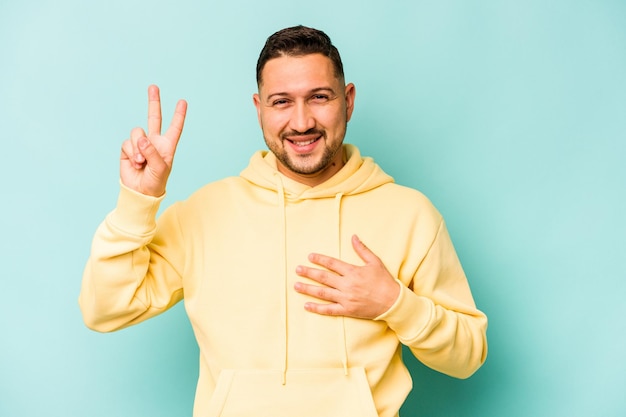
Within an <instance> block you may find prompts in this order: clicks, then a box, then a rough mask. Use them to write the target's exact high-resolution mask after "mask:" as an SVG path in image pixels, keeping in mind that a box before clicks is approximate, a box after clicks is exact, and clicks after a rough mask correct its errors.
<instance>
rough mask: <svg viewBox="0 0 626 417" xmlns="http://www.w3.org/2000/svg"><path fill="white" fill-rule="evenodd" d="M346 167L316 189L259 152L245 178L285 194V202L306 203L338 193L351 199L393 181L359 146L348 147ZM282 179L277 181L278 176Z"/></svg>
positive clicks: (251, 159) (245, 172)
mask: <svg viewBox="0 0 626 417" xmlns="http://www.w3.org/2000/svg"><path fill="white" fill-rule="evenodd" d="M343 149H344V155H345V158H346V163H345V165H344V166H343V167H342V168H341V169H340V170H339V172H337V173H336V174H335V175H334V176H333V177H332V178H330V179H328V180H327V181H325V182H324V183H322V184H320V185H317V186H315V187H310V186H308V185H305V184H302V183H299V182H297V181H294V180H292V179H290V178H287V177H286V176H284V175H283V174H280V173H279V172H278V168H277V164H278V162H277V159H276V156H275V155H274V154H273V153H272V152H269V151H257V152H256V153H255V154H254V155H253V156H252V158H250V164H249V165H248V167H247V168H246V169H244V170H243V171H242V172H241V176H242V177H243V178H245V179H246V180H248V181H250V182H251V183H253V184H255V185H257V186H259V187H262V188H266V189H268V190H273V191H277V192H281V191H280V188H282V189H283V191H282V192H284V194H285V199H287V200H288V201H293V200H306V199H315V198H329V197H335V196H337V195H338V194H341V195H344V196H348V195H354V194H359V193H363V192H366V191H369V190H371V189H374V188H376V187H380V186H381V185H383V184H387V183H390V182H393V178H392V177H390V176H389V175H387V174H386V173H385V172H383V170H382V169H381V168H380V167H379V166H378V165H377V164H376V163H375V162H374V160H373V159H372V158H369V157H365V158H363V157H361V154H360V152H359V150H358V148H357V147H355V146H354V145H350V144H344V145H343ZM277 175H278V176H279V177H280V181H277V178H276V176H277Z"/></svg>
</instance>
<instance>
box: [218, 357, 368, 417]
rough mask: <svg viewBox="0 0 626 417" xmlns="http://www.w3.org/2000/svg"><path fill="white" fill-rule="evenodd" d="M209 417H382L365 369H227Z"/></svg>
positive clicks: (222, 373) (220, 381) (220, 379)
mask: <svg viewBox="0 0 626 417" xmlns="http://www.w3.org/2000/svg"><path fill="white" fill-rule="evenodd" d="M207 411H208V413H207V415H206V417H355V416H359V417H377V416H378V413H377V412H376V407H375V406H374V401H373V399H372V394H371V391H370V388H369V384H368V383H367V378H366V377H365V370H364V369H363V368H349V370H348V373H347V375H346V373H345V372H344V370H343V369H342V368H340V369H296V370H289V371H287V374H286V375H285V383H284V384H283V373H282V371H280V370H228V369H227V370H224V371H222V372H221V373H220V376H219V379H218V382H217V386H216V389H215V392H214V393H213V396H212V398H211V401H210V403H209V407H208V410H207Z"/></svg>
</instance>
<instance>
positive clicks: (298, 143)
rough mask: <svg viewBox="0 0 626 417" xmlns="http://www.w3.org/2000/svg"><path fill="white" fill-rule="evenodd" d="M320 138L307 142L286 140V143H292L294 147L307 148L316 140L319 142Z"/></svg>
mask: <svg viewBox="0 0 626 417" xmlns="http://www.w3.org/2000/svg"><path fill="white" fill-rule="evenodd" d="M320 138H321V136H318V137H316V138H313V139H309V140H291V139H287V141H289V142H291V143H293V144H294V145H296V146H308V145H310V144H312V143H314V142H317V141H318V140H320Z"/></svg>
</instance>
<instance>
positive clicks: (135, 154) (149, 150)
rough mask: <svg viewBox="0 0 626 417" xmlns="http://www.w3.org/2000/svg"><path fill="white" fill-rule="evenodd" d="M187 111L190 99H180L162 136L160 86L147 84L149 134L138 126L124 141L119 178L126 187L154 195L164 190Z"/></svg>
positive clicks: (156, 195) (158, 194) (160, 193)
mask: <svg viewBox="0 0 626 417" xmlns="http://www.w3.org/2000/svg"><path fill="white" fill-rule="evenodd" d="M186 113H187V102H186V101H185V100H179V101H178V103H177V104H176V110H175V112H174V117H173V118H172V122H171V123H170V126H169V128H168V129H167V131H166V132H165V134H164V135H161V98H160V96H159V87H157V86H156V85H151V86H150V87H148V134H146V132H145V131H144V130H143V129H142V128H140V127H136V128H134V129H133V130H132V131H131V132H130V139H127V140H125V141H124V143H123V144H122V154H121V156H120V178H121V180H122V183H123V184H124V185H125V186H127V187H129V188H131V189H133V190H135V191H137V192H139V193H142V194H146V195H150V196H154V197H159V196H161V195H163V194H164V193H165V186H166V184H167V178H168V177H169V175H170V172H171V171H172V163H173V161H174V153H175V152H176V145H177V144H178V140H179V139H180V135H181V133H182V132H183V126H184V124H185V115H186Z"/></svg>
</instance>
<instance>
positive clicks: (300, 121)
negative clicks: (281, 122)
mask: <svg viewBox="0 0 626 417" xmlns="http://www.w3.org/2000/svg"><path fill="white" fill-rule="evenodd" d="M289 127H290V128H291V129H292V130H294V131H296V132H301V133H304V132H306V131H307V130H309V129H313V128H314V127H315V117H313V113H312V112H311V108H310V107H309V106H308V104H307V103H305V102H299V103H296V105H295V106H294V107H293V113H292V115H291V120H290V121H289Z"/></svg>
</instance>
